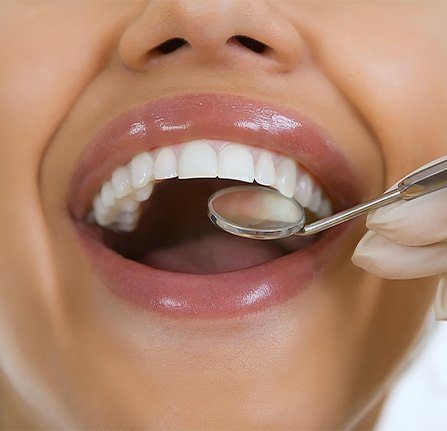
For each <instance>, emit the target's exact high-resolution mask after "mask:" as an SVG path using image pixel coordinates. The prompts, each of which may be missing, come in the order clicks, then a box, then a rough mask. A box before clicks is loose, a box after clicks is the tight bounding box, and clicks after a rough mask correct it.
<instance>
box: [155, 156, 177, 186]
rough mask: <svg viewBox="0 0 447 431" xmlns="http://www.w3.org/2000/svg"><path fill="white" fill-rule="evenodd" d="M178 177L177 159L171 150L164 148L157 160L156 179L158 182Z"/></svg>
mask: <svg viewBox="0 0 447 431" xmlns="http://www.w3.org/2000/svg"><path fill="white" fill-rule="evenodd" d="M176 176H177V158H176V157H175V154H174V152H173V151H172V149H171V148H162V149H161V150H160V151H159V152H158V154H157V158H156V159H155V164H154V177H155V179H157V180H164V179H167V178H174V177H176Z"/></svg>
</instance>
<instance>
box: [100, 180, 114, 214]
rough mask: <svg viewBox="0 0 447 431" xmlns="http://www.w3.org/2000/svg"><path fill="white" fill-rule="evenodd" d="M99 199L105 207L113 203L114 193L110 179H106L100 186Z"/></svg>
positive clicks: (111, 205)
mask: <svg viewBox="0 0 447 431" xmlns="http://www.w3.org/2000/svg"><path fill="white" fill-rule="evenodd" d="M101 200H102V202H103V204H104V205H105V206H106V207H109V208H110V207H113V205H115V202H116V199H115V193H114V192H113V187H112V183H111V182H110V181H106V182H105V183H104V184H103V185H102V187H101Z"/></svg>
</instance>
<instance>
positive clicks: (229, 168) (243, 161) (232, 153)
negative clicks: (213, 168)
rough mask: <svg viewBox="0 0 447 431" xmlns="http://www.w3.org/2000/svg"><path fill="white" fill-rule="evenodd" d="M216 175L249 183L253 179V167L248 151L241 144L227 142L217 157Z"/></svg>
mask: <svg viewBox="0 0 447 431" xmlns="http://www.w3.org/2000/svg"><path fill="white" fill-rule="evenodd" d="M217 176H218V177H219V178H230V179H233V180H240V181H246V182H248V183H251V182H253V181H254V179H255V168H254V165H253V157H252V155H251V153H250V151H249V150H248V149H247V148H245V147H244V146H242V145H238V144H228V145H227V146H225V147H224V148H223V149H222V150H221V151H220V153H219V156H218V158H217Z"/></svg>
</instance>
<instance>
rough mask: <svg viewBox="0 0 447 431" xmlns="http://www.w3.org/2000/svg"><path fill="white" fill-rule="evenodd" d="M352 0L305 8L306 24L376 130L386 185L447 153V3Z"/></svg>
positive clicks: (324, 62) (326, 65)
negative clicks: (353, 0)
mask: <svg viewBox="0 0 447 431" xmlns="http://www.w3.org/2000/svg"><path fill="white" fill-rule="evenodd" d="M351 6H352V7H349V8H346V9H345V8H340V7H335V6H334V7H333V8H332V9H331V7H329V8H326V7H325V10H318V9H317V8H313V7H312V6H310V7H309V9H307V8H304V9H305V10H304V11H303V10H301V11H300V12H299V13H300V14H301V15H302V18H301V19H302V22H301V23H300V25H301V26H302V28H303V32H304V34H305V35H306V38H307V40H308V42H309V43H310V44H311V45H312V44H314V43H315V44H318V50H316V51H315V52H317V59H316V61H317V62H318V63H319V64H320V65H321V67H322V68H323V69H324V70H325V71H326V73H327V74H328V75H329V76H330V77H331V79H332V80H333V82H334V83H335V85H336V86H337V87H338V88H339V89H340V90H341V91H342V92H343V93H344V95H345V96H346V97H347V98H348V99H349V101H350V102H351V103H352V104H353V105H354V106H355V107H356V108H357V109H358V111H359V113H360V115H361V117H362V118H363V119H364V121H365V123H366V125H367V126H369V127H370V128H371V130H372V133H373V134H374V135H375V136H376V138H377V140H378V144H379V145H380V147H381V151H382V156H383V159H384V165H385V167H386V176H385V179H384V183H385V184H384V188H385V186H390V185H391V184H393V183H394V182H396V181H397V180H398V179H399V178H401V177H402V176H404V175H406V174H407V173H409V171H412V170H414V169H415V168H417V167H418V166H420V165H422V164H425V163H426V162H428V161H430V160H432V159H435V158H438V157H440V156H441V155H443V154H445V142H446V139H447V128H446V127H445V120H444V119H445V118H447V98H446V94H447V80H446V79H445V77H446V76H447V44H445V40H446V37H447V27H446V25H445V23H446V22H447V4H445V3H430V4H427V3H411V4H410V3H408V2H407V3H403V4H400V3H399V4H397V3H393V4H383V3H381V4H380V5H374V4H373V3H372V2H371V3H368V2H365V3H364V4H362V3H359V4H353V5H351ZM317 12H318V13H317ZM353 16H356V17H357V19H355V20H353V19H352V17H353ZM340 29H343V32H342V33H341V32H340ZM313 34H318V37H319V40H317V41H314V40H313Z"/></svg>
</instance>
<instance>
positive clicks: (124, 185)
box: [112, 166, 132, 199]
mask: <svg viewBox="0 0 447 431" xmlns="http://www.w3.org/2000/svg"><path fill="white" fill-rule="evenodd" d="M112 187H113V192H114V194H115V197H116V198H117V199H121V198H123V197H125V196H127V195H128V194H129V193H130V192H131V191H132V186H131V184H130V172H129V169H128V168H127V167H124V166H121V167H119V168H117V169H116V170H115V172H114V173H113V174H112Z"/></svg>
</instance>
